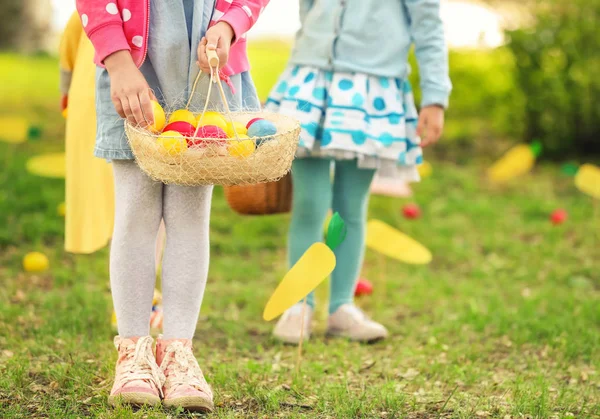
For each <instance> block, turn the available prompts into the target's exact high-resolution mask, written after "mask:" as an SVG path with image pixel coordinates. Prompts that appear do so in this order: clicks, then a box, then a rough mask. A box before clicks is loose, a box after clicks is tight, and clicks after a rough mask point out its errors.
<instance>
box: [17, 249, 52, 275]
mask: <svg viewBox="0 0 600 419" xmlns="http://www.w3.org/2000/svg"><path fill="white" fill-rule="evenodd" d="M49 266H50V262H49V261H48V257H47V256H46V255H45V254H43V253H40V252H31V253H27V254H26V255H25V257H24V258H23V269H25V271H26V272H44V271H45V270H47V269H48V267H49Z"/></svg>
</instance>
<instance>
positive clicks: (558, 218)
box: [550, 209, 569, 225]
mask: <svg viewBox="0 0 600 419" xmlns="http://www.w3.org/2000/svg"><path fill="white" fill-rule="evenodd" d="M568 217H569V214H568V213H567V211H566V210H564V209H557V210H554V211H552V214H550V221H551V222H552V224H554V225H559V224H562V223H564V222H565V221H567V218H568Z"/></svg>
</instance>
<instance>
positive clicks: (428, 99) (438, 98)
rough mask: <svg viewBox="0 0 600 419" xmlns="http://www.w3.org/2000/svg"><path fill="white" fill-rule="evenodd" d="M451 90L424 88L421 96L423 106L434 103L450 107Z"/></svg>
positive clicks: (446, 107) (445, 107)
mask: <svg viewBox="0 0 600 419" xmlns="http://www.w3.org/2000/svg"><path fill="white" fill-rule="evenodd" d="M449 97H450V92H449V91H447V90H440V89H423V95H422V98H421V108H424V107H426V106H432V105H439V106H442V107H443V108H444V109H448V102H449Z"/></svg>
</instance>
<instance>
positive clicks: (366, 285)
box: [354, 278, 373, 297]
mask: <svg viewBox="0 0 600 419" xmlns="http://www.w3.org/2000/svg"><path fill="white" fill-rule="evenodd" d="M372 293H373V284H371V282H370V281H368V280H366V279H364V278H361V279H359V280H358V282H357V283H356V288H355V289H354V296H355V297H360V296H361V295H371V294H372Z"/></svg>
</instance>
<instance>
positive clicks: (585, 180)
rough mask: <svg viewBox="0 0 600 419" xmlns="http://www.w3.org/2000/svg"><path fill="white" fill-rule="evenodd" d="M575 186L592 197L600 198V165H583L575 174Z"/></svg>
mask: <svg viewBox="0 0 600 419" xmlns="http://www.w3.org/2000/svg"><path fill="white" fill-rule="evenodd" d="M575 186H576V187H577V189H579V190H580V191H581V192H583V193H585V194H587V195H589V196H591V197H592V198H596V199H600V167H598V166H594V165H593V164H584V165H582V166H581V167H580V168H579V170H578V171H577V174H576V175H575Z"/></svg>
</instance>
